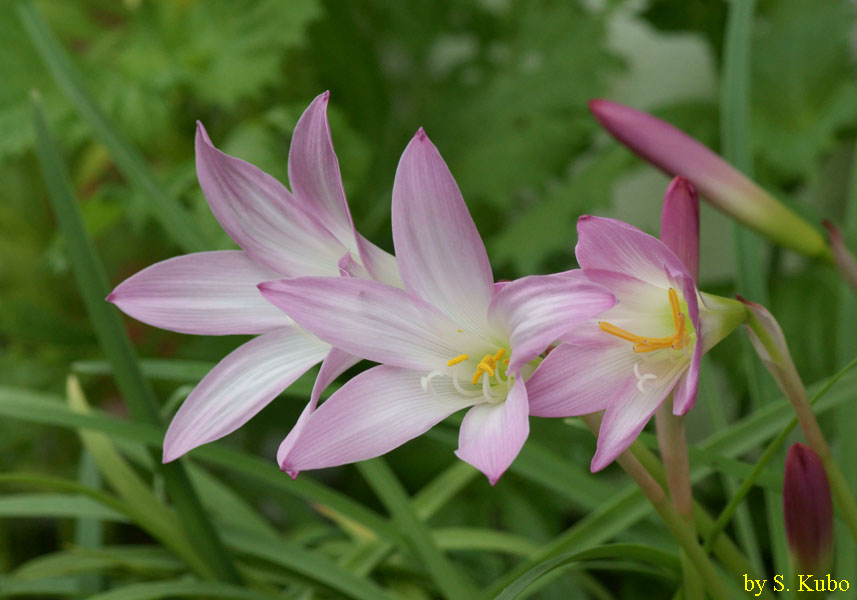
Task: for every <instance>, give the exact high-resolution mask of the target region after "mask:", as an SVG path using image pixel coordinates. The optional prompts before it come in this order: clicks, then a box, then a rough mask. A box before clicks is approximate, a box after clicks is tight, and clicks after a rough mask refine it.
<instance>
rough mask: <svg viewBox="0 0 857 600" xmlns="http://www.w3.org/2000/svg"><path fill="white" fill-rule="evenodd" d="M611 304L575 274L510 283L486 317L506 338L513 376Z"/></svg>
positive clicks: (603, 292)
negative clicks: (557, 341) (573, 329)
mask: <svg viewBox="0 0 857 600" xmlns="http://www.w3.org/2000/svg"><path fill="white" fill-rule="evenodd" d="M615 303H616V299H615V298H614V297H613V295H612V294H611V293H610V292H608V291H607V290H606V289H605V288H603V287H601V286H598V285H595V284H593V283H591V282H590V281H589V280H588V279H587V278H586V277H585V276H584V275H583V272H582V271H578V273H577V274H576V275H566V276H561V277H556V276H551V275H534V276H530V277H524V278H522V279H518V280H516V281H513V282H512V283H510V284H508V285H506V286H505V287H503V289H502V290H501V291H500V292H498V293H497V295H496V296H494V299H493V300H492V302H491V306H490V308H489V311H488V314H489V318H490V319H492V321H494V322H496V323H497V324H498V327H500V328H501V329H503V330H505V331H506V332H507V333H508V335H509V338H510V343H511V350H512V355H511V357H510V361H509V370H510V371H512V372H513V373H517V372H518V369H519V368H520V367H521V365H524V364H526V363H528V362H529V361H531V360H533V359H534V358H536V357H537V356H538V355H539V354H541V353H542V352H544V351H545V349H546V348H547V347H548V346H549V345H550V344H551V343H553V342H554V341H556V340H557V339H558V338H559V337H560V336H562V335H564V334H565V333H566V332H568V331H569V330H570V329H572V328H574V327H576V326H577V325H579V324H581V323H582V322H583V321H586V320H587V319H590V318H592V317H594V316H596V315H598V314H600V313H602V312H604V311H605V310H607V309H608V308H610V307H612V306H613V305H614V304H615Z"/></svg>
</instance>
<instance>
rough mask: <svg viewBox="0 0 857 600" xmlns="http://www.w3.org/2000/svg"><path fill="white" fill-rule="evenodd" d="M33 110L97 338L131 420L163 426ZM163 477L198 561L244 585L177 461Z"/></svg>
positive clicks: (54, 203) (52, 193)
mask: <svg viewBox="0 0 857 600" xmlns="http://www.w3.org/2000/svg"><path fill="white" fill-rule="evenodd" d="M32 106H33V116H34V121H35V126H36V150H37V154H38V157H39V164H40V166H41V168H42V172H43V175H44V178H45V183H46V184H47V187H48V198H49V199H50V202H51V207H52V208H53V211H54V214H55V215H56V219H57V222H58V223H59V227H60V231H61V232H62V234H63V239H64V240H65V244H66V247H67V249H68V253H69V255H70V257H71V260H72V264H73V266H74V274H75V278H76V280H77V284H78V289H79V290H80V293H81V295H82V296H83V300H84V304H85V305H86V309H87V312H88V313H89V316H90V319H91V321H92V325H93V328H94V329H95V334H96V336H97V337H98V341H99V343H100V344H101V347H102V349H103V350H104V353H105V354H106V355H107V357H108V359H109V360H110V361H111V364H112V365H113V371H114V373H115V376H116V383H117V385H118V387H119V390H120V392H121V393H122V396H123V398H124V399H125V401H126V402H127V404H128V408H129V411H130V412H131V414H132V415H133V416H134V418H135V419H136V420H138V421H142V422H146V423H150V424H153V425H159V417H158V403H157V399H156V398H155V394H154V392H153V391H152V388H151V387H150V386H149V383H148V381H147V380H146V379H145V378H144V377H143V374H142V373H141V372H140V369H139V368H138V366H137V359H136V356H135V353H134V350H133V348H132V346H131V342H130V341H129V340H128V337H127V335H126V334H125V330H124V329H123V327H122V322H121V320H120V319H119V316H118V314H117V313H116V310H115V309H114V308H113V307H112V306H109V305H108V304H107V303H106V302H105V301H104V298H105V297H106V295H107V292H108V289H107V277H106V275H105V274H104V268H103V266H102V265H101V262H100V261H99V259H98V256H97V254H96V253H95V248H94V247H93V245H92V241H91V240H90V239H89V236H88V235H87V232H86V229H85V227H84V224H83V220H82V218H81V216H80V212H79V210H78V207H77V202H76V201H75V198H74V194H73V193H72V188H71V184H70V182H69V178H68V174H67V173H66V171H65V167H64V165H63V162H62V159H61V158H60V155H59V152H58V151H57V147H56V144H55V143H54V140H53V138H52V136H51V134H50V131H49V129H48V125H47V122H46V121H45V117H44V114H43V112H42V109H41V106H40V103H39V101H38V98H37V97H36V96H34V97H33V102H32ZM160 472H161V474H162V475H163V477H164V482H165V485H166V487H167V491H168V492H169V494H170V496H171V498H172V500H173V502H174V503H175V504H176V508H177V509H178V512H179V514H180V516H181V521H182V523H183V524H184V526H185V527H186V529H187V532H188V538H189V539H190V540H191V543H192V544H193V545H194V546H195V547H196V549H197V552H198V553H199V555H200V556H202V557H204V561H205V562H206V563H207V564H208V565H209V566H211V568H212V571H213V572H214V573H216V574H217V576H218V577H219V578H221V579H223V580H225V581H231V582H238V581H240V576H239V574H238V571H237V570H236V568H235V565H234V564H232V560H231V559H230V558H229V555H228V554H227V553H226V550H225V549H224V547H223V544H222V543H221V542H220V540H219V539H218V537H217V534H216V532H215V531H214V528H213V527H212V526H211V523H210V522H209V521H208V518H207V517H206V516H205V513H204V512H203V510H202V506H201V505H200V502H199V498H197V496H196V493H195V492H194V490H193V488H192V487H191V484H190V481H189V479H188V477H187V473H186V472H185V470H184V467H183V466H182V464H181V463H180V462H178V461H175V462H172V463H170V464H168V465H162V467H161V469H160Z"/></svg>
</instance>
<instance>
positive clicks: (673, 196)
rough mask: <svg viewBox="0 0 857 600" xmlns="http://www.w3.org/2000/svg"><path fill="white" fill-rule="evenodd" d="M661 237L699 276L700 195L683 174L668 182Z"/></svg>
mask: <svg viewBox="0 0 857 600" xmlns="http://www.w3.org/2000/svg"><path fill="white" fill-rule="evenodd" d="M661 241H662V242H663V243H664V244H666V246H667V248H669V249H670V250H672V251H673V252H675V255H676V256H678V257H679V259H681V262H682V263H683V264H684V266H685V267H687V270H688V271H689V272H690V275H691V277H693V281H694V282H696V281H698V280H699V196H698V195H697V193H696V188H695V187H693V184H692V183H690V182H689V181H688V180H687V179H685V178H684V177H676V178H675V179H673V180H672V181H671V182H670V185H669V187H668V188H667V191H666V194H664V207H663V210H662V211H661Z"/></svg>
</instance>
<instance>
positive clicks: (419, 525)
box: [356, 458, 474, 600]
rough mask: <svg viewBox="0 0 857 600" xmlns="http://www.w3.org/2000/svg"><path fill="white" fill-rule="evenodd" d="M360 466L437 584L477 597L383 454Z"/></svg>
mask: <svg viewBox="0 0 857 600" xmlns="http://www.w3.org/2000/svg"><path fill="white" fill-rule="evenodd" d="M356 466H357V469H358V470H359V471H360V473H361V475H363V478H364V479H365V480H366V482H367V483H368V484H369V485H370V487H371V488H372V490H373V491H374V492H375V494H376V495H377V496H378V498H379V499H380V500H381V502H383V503H384V506H386V507H387V510H388V511H390V516H391V517H392V518H393V522H394V523H396V525H397V526H398V528H399V531H401V532H402V533H403V534H404V536H405V538H406V540H407V541H408V544H409V546H410V548H411V551H412V552H413V553H414V554H415V555H416V556H417V557H418V558H419V559H420V561H421V562H422V563H423V564H424V565H425V568H426V570H427V571H428V572H429V574H430V575H431V577H432V579H433V581H434V583H435V585H437V587H438V589H440V590H441V592H442V594H443V595H444V597H446V598H448V600H456V599H458V598H461V599H462V600H466V599H469V598H473V596H474V591H473V589H472V588H471V586H470V584H469V583H468V582H467V581H466V580H465V579H464V578H463V577H462V575H461V574H460V573H459V572H458V571H456V570H455V568H454V567H453V566H452V564H451V563H450V562H449V560H448V559H447V558H446V556H445V555H444V554H443V552H442V551H441V550H440V549H439V548H438V547H437V544H435V542H434V540H433V539H432V537H431V534H430V532H429V530H428V527H427V526H426V525H425V523H423V522H422V520H421V519H420V518H419V516H418V515H417V513H416V511H415V510H414V507H413V505H412V504H411V501H410V499H409V498H408V494H407V492H406V491H405V489H404V487H402V484H401V483H400V482H399V480H398V479H397V478H396V476H395V475H394V474H393V471H392V470H391V469H390V467H389V466H387V463H386V462H384V461H383V459H381V458H374V459H372V460H368V461H364V462H360V463H357V465H356Z"/></svg>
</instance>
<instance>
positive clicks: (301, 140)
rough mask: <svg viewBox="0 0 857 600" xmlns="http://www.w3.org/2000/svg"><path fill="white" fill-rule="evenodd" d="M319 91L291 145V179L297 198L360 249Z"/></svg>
mask: <svg viewBox="0 0 857 600" xmlns="http://www.w3.org/2000/svg"><path fill="white" fill-rule="evenodd" d="M329 98H330V92H324V93H323V94H319V95H318V96H316V98H315V99H314V100H313V101H312V103H311V104H310V105H309V107H308V108H307V109H306V110H305V111H304V114H303V115H301V118H300V119H298V123H297V125H295V131H294V134H293V135H292V144H291V147H290V148H289V183H290V184H291V186H292V192H294V195H295V198H296V199H297V201H298V202H299V203H300V205H301V206H302V207H303V208H304V210H305V211H306V212H308V213H311V214H315V215H316V216H317V217H318V220H319V221H320V222H321V223H322V224H324V226H325V227H326V228H327V229H329V230H330V232H331V233H333V235H335V236H336V238H337V239H338V240H339V241H340V243H342V245H343V246H345V247H346V248H348V249H349V250H355V251H356V250H357V245H356V240H355V237H354V222H353V221H352V220H351V212H350V211H349V210H348V202H347V201H346V199H345V190H344V188H343V187H342V176H341V175H340V173H339V161H338V160H337V158H336V152H334V150H333V139H332V138H331V136H330V125H329V124H328V122H327V103H328V100H329Z"/></svg>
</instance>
